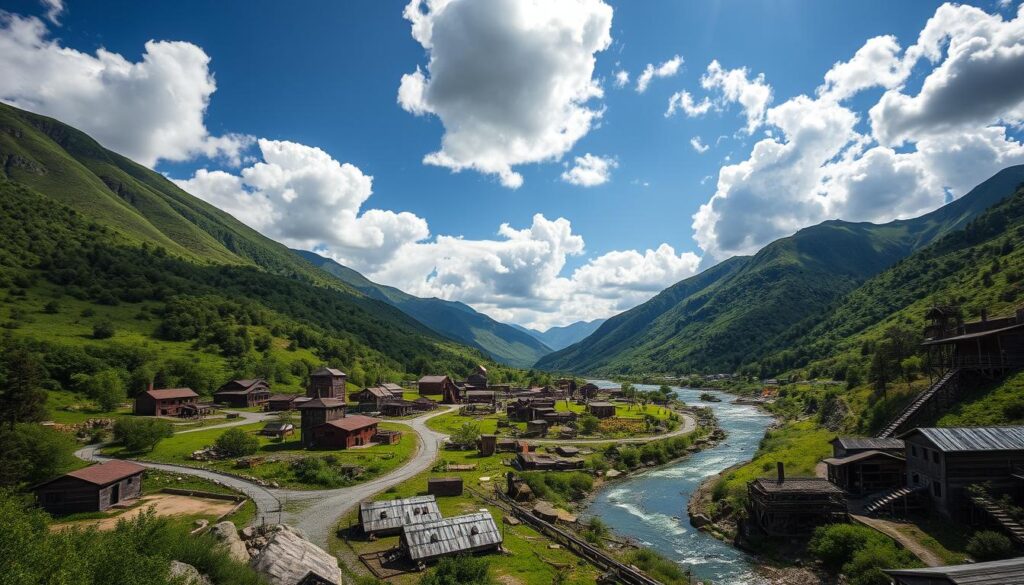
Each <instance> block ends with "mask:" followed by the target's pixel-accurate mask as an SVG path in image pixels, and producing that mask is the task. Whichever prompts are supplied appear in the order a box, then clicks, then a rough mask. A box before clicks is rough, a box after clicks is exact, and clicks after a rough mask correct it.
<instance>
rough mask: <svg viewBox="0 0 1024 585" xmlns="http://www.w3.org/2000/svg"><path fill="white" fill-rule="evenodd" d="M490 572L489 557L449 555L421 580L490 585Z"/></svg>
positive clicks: (424, 583)
mask: <svg viewBox="0 0 1024 585" xmlns="http://www.w3.org/2000/svg"><path fill="white" fill-rule="evenodd" d="M488 572H489V566H488V563H487V559H484V558H481V557H471V556H468V555H459V556H457V557H447V558H444V559H441V562H439V563H438V564H437V567H436V568H435V569H434V570H433V571H431V572H430V573H428V574H427V575H426V576H425V577H423V579H422V580H420V585H489V584H490V582H491V580H490V576H489V575H488Z"/></svg>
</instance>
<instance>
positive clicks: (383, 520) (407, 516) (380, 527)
mask: <svg viewBox="0 0 1024 585" xmlns="http://www.w3.org/2000/svg"><path fill="white" fill-rule="evenodd" d="M441 518H442V516H441V511H440V510H439V509H438V508H437V500H436V499H435V498H434V496H432V495H431V496H413V497H411V498H402V499H398V500H380V501H376V502H363V503H361V504H359V527H360V528H361V529H362V531H363V532H364V533H365V534H370V535H378V536H379V535H384V534H397V533H398V532H400V531H401V530H402V527H403V526H407V525H409V524H418V523H420V522H430V521H433V520H440V519H441Z"/></svg>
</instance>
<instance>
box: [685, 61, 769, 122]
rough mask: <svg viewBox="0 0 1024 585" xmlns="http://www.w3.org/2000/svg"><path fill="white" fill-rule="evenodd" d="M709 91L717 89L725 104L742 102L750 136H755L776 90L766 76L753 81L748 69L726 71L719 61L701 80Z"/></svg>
mask: <svg viewBox="0 0 1024 585" xmlns="http://www.w3.org/2000/svg"><path fill="white" fill-rule="evenodd" d="M700 84H701V86H702V87H703V88H704V89H706V90H709V91H711V90H717V91H718V92H720V93H721V101H723V102H725V103H738V104H740V106H742V107H743V112H744V114H745V115H746V117H747V133H748V134H752V133H753V132H754V130H757V128H758V127H759V126H760V125H761V122H762V120H763V119H764V114H765V111H766V109H767V108H768V104H769V103H770V102H771V101H772V88H771V86H770V85H768V84H767V83H766V82H765V79H764V74H763V73H762V74H759V75H757V76H756V77H753V78H751V77H750V72H749V71H747V68H746V67H740V68H738V69H724V68H723V67H722V65H721V63H719V62H718V61H717V60H715V61H712V62H711V63H710V64H709V65H708V69H707V71H706V72H705V73H704V75H703V76H702V77H701V79H700Z"/></svg>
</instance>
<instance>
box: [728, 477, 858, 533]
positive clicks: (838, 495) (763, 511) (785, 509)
mask: <svg viewBox="0 0 1024 585" xmlns="http://www.w3.org/2000/svg"><path fill="white" fill-rule="evenodd" d="M778 466H779V467H778V477H776V478H759V479H755V480H754V481H752V482H750V483H748V484H747V495H748V498H747V506H748V510H747V511H748V514H747V517H748V519H749V520H750V521H751V522H753V523H754V525H756V526H757V527H758V528H759V529H760V530H761V531H763V532H764V533H765V534H768V535H770V536H800V535H806V534H809V533H811V532H813V531H814V529H815V528H816V527H818V526H821V525H823V524H833V523H836V522H845V521H846V519H847V515H846V497H845V496H844V494H843V490H841V489H839V488H838V487H836V486H835V485H833V484H832V483H830V482H829V481H828V480H827V479H822V478H818V477H806V478H805V477H797V478H790V479H787V478H786V476H785V473H784V471H783V468H782V464H781V463H779V464H778Z"/></svg>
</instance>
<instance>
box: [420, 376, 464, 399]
mask: <svg viewBox="0 0 1024 585" xmlns="http://www.w3.org/2000/svg"><path fill="white" fill-rule="evenodd" d="M418 386H419V391H420V396H440V397H441V402H444V403H445V404H458V403H459V402H460V401H461V398H462V396H461V391H460V390H459V387H458V386H456V385H455V382H453V381H452V379H451V378H449V377H448V376H423V377H422V378H420V381H419V383H418Z"/></svg>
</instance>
